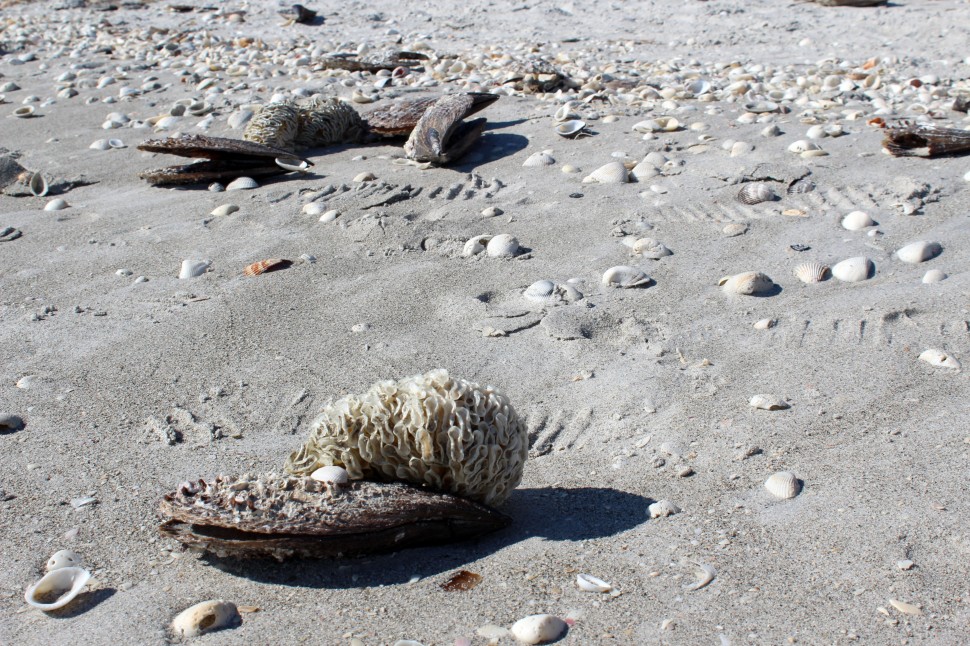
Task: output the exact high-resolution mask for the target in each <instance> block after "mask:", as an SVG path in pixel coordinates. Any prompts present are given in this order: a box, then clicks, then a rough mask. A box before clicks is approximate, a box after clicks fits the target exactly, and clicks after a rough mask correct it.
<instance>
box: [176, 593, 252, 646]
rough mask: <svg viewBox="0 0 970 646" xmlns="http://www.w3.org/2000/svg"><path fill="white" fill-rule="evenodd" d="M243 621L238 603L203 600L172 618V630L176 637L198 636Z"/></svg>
mask: <svg viewBox="0 0 970 646" xmlns="http://www.w3.org/2000/svg"><path fill="white" fill-rule="evenodd" d="M241 622H242V618H241V617H240V616H239V611H238V610H237V609H236V604H234V603H231V602H229V601H222V600H219V601H203V602H202V603H197V604H195V605H194V606H191V607H189V608H186V609H185V610H183V611H182V612H180V613H179V614H178V615H177V616H176V617H175V619H173V620H172V632H174V633H175V636H176V637H183V638H185V637H198V636H199V635H205V634H206V633H211V632H213V631H216V630H222V629H223V628H231V627H234V626H237V625H239V624H240V623H241Z"/></svg>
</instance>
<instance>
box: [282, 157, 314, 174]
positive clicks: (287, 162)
mask: <svg viewBox="0 0 970 646" xmlns="http://www.w3.org/2000/svg"><path fill="white" fill-rule="evenodd" d="M273 161H275V162H276V165H277V166H279V167H280V168H282V169H283V170H288V171H292V172H294V173H309V172H310V162H308V161H306V160H305V159H303V160H300V159H295V158H294V159H284V158H279V157H277V158H276V159H274V160H273Z"/></svg>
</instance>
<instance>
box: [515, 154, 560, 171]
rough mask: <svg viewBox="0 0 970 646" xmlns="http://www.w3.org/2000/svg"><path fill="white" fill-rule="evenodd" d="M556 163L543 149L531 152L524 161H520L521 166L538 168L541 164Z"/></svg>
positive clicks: (550, 164)
mask: <svg viewBox="0 0 970 646" xmlns="http://www.w3.org/2000/svg"><path fill="white" fill-rule="evenodd" d="M555 163H556V160H555V159H553V157H552V155H550V154H549V153H547V152H545V151H540V152H537V153H532V154H531V155H529V156H528V157H527V158H526V160H525V161H524V162H522V166H523V168H539V167H541V166H552V165H553V164H555Z"/></svg>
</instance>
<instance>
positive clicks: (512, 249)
mask: <svg viewBox="0 0 970 646" xmlns="http://www.w3.org/2000/svg"><path fill="white" fill-rule="evenodd" d="M485 253H486V254H488V256H489V257H491V258H511V257H512V256H514V255H515V254H517V253H519V241H518V240H517V239H516V238H515V236H511V235H509V234H507V233H500V234H499V235H497V236H495V237H493V238H492V239H491V240H489V241H488V244H487V245H485Z"/></svg>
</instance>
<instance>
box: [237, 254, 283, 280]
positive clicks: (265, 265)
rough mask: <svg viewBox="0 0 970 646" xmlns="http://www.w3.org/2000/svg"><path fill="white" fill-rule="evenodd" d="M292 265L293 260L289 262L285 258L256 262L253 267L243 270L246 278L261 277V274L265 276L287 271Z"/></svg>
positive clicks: (248, 266)
mask: <svg viewBox="0 0 970 646" xmlns="http://www.w3.org/2000/svg"><path fill="white" fill-rule="evenodd" d="M292 264H293V261H292V260H287V259H285V258H269V259H267V260H260V261H259V262H254V263H253V264H251V265H246V267H245V268H244V269H243V274H245V275H246V276H259V275H260V274H265V273H268V272H271V271H278V270H280V269H286V268H287V267H289V266H290V265H292Z"/></svg>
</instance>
